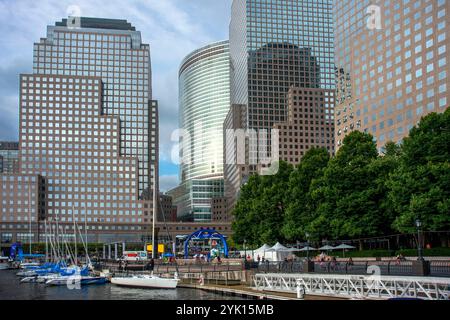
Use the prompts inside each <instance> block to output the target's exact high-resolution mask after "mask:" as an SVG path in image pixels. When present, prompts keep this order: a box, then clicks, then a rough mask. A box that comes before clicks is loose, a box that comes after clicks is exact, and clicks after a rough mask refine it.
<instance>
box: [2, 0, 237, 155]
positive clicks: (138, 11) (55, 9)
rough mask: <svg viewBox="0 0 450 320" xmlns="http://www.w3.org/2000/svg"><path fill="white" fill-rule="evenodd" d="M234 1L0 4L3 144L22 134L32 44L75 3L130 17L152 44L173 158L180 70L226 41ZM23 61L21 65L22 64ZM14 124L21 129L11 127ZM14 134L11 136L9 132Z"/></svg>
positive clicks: (97, 12) (84, 10)
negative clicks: (23, 77) (22, 91)
mask: <svg viewBox="0 0 450 320" xmlns="http://www.w3.org/2000/svg"><path fill="white" fill-rule="evenodd" d="M230 4H231V0H220V1H217V0H214V1H211V0H192V1H186V0H127V1H123V0H95V1H93V0H76V1H73V0H45V1H44V0H42V1H34V0H20V1H14V0H0V12H2V14H3V17H7V19H1V20H0V32H1V34H2V37H1V38H0V52H1V54H0V66H12V67H11V68H9V69H8V70H7V71H8V72H3V71H5V70H4V69H2V70H1V73H0V77H1V82H0V83H14V85H13V86H6V87H5V88H3V89H2V88H0V94H1V95H2V96H3V97H2V99H1V101H0V103H1V104H2V105H1V111H3V112H6V113H4V114H8V117H1V118H0V127H2V130H0V140H1V139H5V138H6V137H7V136H17V134H18V133H17V127H18V121H19V120H18V100H17V97H18V80H17V79H18V74H19V73H31V72H32V59H33V43H34V42H38V41H39V39H40V38H44V37H45V36H46V26H47V25H54V23H55V22H56V21H60V20H61V19H62V18H65V17H67V15H68V9H69V7H70V6H72V5H76V6H78V7H79V8H80V10H81V14H82V15H83V16H87V17H100V18H115V19H126V20H128V22H130V23H131V24H132V25H133V26H135V27H136V30H139V31H141V34H142V39H143V41H144V43H148V44H150V48H151V49H150V50H151V59H152V78H153V99H156V100H158V101H159V114H160V158H161V159H167V160H168V159H170V151H171V149H172V146H173V145H174V142H171V141H170V136H171V133H172V131H173V130H175V129H177V128H178V68H179V65H180V63H181V60H182V59H183V58H184V57H185V56H186V55H187V54H189V53H190V52H191V51H193V50H195V49H197V48H199V47H201V46H203V45H205V44H207V43H209V42H213V41H218V40H223V39H225V38H227V34H228V23H229V14H230V13H229V11H230ZM18 61H20V64H19V63H18ZM11 122H13V123H14V122H15V123H16V124H17V125H15V126H12V125H11ZM7 130H15V131H16V132H14V133H13V134H12V135H8V134H7V133H8V132H9V131H7Z"/></svg>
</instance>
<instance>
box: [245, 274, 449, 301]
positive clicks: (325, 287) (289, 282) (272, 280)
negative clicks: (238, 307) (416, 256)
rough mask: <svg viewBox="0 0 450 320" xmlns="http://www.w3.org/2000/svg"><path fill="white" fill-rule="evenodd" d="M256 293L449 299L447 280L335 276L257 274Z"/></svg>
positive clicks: (254, 278)
mask: <svg viewBox="0 0 450 320" xmlns="http://www.w3.org/2000/svg"><path fill="white" fill-rule="evenodd" d="M253 285H254V288H255V289H256V290H261V291H263V290H264V291H275V292H289V293H295V292H298V290H299V289H300V288H301V290H302V291H303V292H304V293H305V294H310V295H323V296H333V297H342V298H353V299H390V298H419V299H425V300H449V297H450V278H432V277H405V276H403V277H396V276H380V275H367V276H361V275H336V274H314V273H311V274H308V273H304V274H280V273H267V274H256V275H255V276H254V277H253Z"/></svg>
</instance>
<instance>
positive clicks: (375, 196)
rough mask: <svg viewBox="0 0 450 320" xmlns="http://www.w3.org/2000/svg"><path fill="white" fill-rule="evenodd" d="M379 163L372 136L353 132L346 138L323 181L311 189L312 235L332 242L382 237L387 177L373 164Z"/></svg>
mask: <svg viewBox="0 0 450 320" xmlns="http://www.w3.org/2000/svg"><path fill="white" fill-rule="evenodd" d="M377 159H378V152H377V149H376V144H375V143H374V141H373V137H372V136H371V135H370V134H366V133H362V132H359V131H354V132H352V133H351V134H349V135H348V136H346V137H345V139H344V142H343V145H342V147H341V148H340V149H339V151H338V152H337V154H336V157H335V158H333V159H332V160H330V162H329V164H328V166H327V168H326V169H325V171H324V175H323V177H322V178H320V179H318V180H317V181H313V184H312V186H311V196H312V199H313V201H314V202H315V208H316V210H315V213H314V219H312V221H311V222H310V224H309V228H310V230H311V231H312V233H313V234H316V235H317V236H318V237H320V238H331V239H336V238H344V237H350V238H354V237H362V236H372V235H377V234H379V232H380V230H381V229H382V228H383V222H384V221H383V215H382V214H380V211H381V209H380V200H381V199H382V195H383V191H384V190H383V189H382V188H380V185H381V184H382V183H381V182H382V179H383V178H382V176H385V175H386V174H387V173H386V172H385V171H384V170H382V169H381V168H380V167H382V164H381V163H376V164H373V162H374V161H375V160H377ZM378 176H380V178H379V179H378V180H377V178H378Z"/></svg>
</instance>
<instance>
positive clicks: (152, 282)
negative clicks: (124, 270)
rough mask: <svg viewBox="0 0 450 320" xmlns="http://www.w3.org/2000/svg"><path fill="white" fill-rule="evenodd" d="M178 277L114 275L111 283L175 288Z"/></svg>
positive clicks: (127, 285) (128, 285)
mask: <svg viewBox="0 0 450 320" xmlns="http://www.w3.org/2000/svg"><path fill="white" fill-rule="evenodd" d="M178 281H180V279H177V278H161V277H158V276H154V275H134V276H130V277H114V278H111V283H112V284H115V285H118V286H125V287H138V288H153V289H176V287H177V285H178Z"/></svg>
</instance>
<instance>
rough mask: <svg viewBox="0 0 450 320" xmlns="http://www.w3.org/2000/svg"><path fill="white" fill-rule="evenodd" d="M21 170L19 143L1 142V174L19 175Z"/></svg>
mask: <svg viewBox="0 0 450 320" xmlns="http://www.w3.org/2000/svg"><path fill="white" fill-rule="evenodd" d="M18 170H19V143H18V142H7V141H0V173H2V172H3V173H17V172H18Z"/></svg>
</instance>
